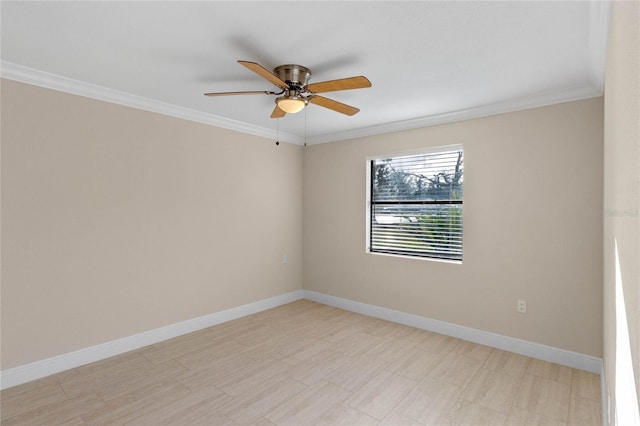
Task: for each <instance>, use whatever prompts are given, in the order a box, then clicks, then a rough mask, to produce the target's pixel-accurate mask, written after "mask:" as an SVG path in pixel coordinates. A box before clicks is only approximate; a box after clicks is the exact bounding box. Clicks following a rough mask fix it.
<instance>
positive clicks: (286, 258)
mask: <svg viewBox="0 0 640 426" xmlns="http://www.w3.org/2000/svg"><path fill="white" fill-rule="evenodd" d="M288 261H289V257H287V255H286V254H283V255H282V263H287V262H288Z"/></svg>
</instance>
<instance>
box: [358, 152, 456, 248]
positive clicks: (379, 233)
mask: <svg viewBox="0 0 640 426" xmlns="http://www.w3.org/2000/svg"><path fill="white" fill-rule="evenodd" d="M463 157H464V154H463V150H462V149H461V148H458V149H455V150H451V151H440V152H434V153H425V154H418V155H407V156H398V157H389V158H384V159H376V160H372V161H371V188H370V199H371V205H370V214H371V215H370V217H371V219H370V230H369V231H370V232H369V235H370V242H369V248H370V251H372V252H379V253H390V254H400V255H408V256H419V257H430V258H439V259H450V260H462V240H463V238H462V206H463V197H462V195H463V191H462V188H463V181H464V175H463V161H464V158H463Z"/></svg>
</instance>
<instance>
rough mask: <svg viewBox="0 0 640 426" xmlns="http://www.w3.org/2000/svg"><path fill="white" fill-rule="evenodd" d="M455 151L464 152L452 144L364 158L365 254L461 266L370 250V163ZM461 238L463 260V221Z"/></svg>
mask: <svg viewBox="0 0 640 426" xmlns="http://www.w3.org/2000/svg"><path fill="white" fill-rule="evenodd" d="M456 150H462V151H463V152H464V146H463V145H462V144H453V145H444V146H437V147H430V148H422V149H417V150H409V151H395V152H390V153H385V154H380V155H371V156H367V157H366V158H365V160H366V167H365V173H366V179H365V182H366V187H365V193H366V203H365V218H366V220H365V222H366V230H365V252H366V253H367V254H373V255H378V256H391V257H399V258H404V259H417V260H427V261H432V262H443V263H451V264H462V260H455V259H442V258H437V257H427V256H412V255H404V254H396V253H384V252H379V251H372V250H371V197H372V194H371V188H372V187H371V184H372V182H371V177H372V176H371V162H372V161H374V160H383V159H386V158H391V157H404V156H411V155H424V154H438V153H440V152H448V151H456ZM465 162H466V158H465ZM462 228H463V229H462V238H463V243H462V247H463V259H464V220H463V223H462Z"/></svg>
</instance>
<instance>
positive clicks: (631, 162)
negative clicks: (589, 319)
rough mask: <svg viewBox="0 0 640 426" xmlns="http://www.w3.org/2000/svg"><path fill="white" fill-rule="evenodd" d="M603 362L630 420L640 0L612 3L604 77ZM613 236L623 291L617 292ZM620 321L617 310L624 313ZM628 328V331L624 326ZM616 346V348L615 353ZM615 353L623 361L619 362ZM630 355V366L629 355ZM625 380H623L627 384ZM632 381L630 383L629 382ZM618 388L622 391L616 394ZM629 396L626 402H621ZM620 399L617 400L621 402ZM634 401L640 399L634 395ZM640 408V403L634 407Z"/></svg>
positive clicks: (637, 336)
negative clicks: (619, 380) (620, 378)
mask: <svg viewBox="0 0 640 426" xmlns="http://www.w3.org/2000/svg"><path fill="white" fill-rule="evenodd" d="M604 122H605V138H604V140H605V164H604V171H605V175H604V176H605V179H604V194H605V197H604V208H605V218H604V364H605V377H606V386H607V392H608V393H609V394H610V397H611V407H610V421H611V424H616V420H615V416H616V411H620V410H622V411H620V412H619V415H620V418H618V422H617V424H631V417H629V416H630V413H629V411H628V409H629V407H630V405H629V400H628V398H627V397H628V396H629V395H631V394H632V389H631V387H632V386H633V383H629V382H627V381H626V380H623V381H621V383H617V382H616V376H619V375H622V377H623V378H629V376H630V375H632V374H633V375H634V377H635V387H636V389H637V390H638V391H640V266H639V263H640V260H639V259H640V2H638V1H632V2H620V1H615V2H613V3H612V9H611V23H610V32H609V47H608V53H607V71H606V81H605V120H604ZM615 241H617V245H618V253H619V267H620V275H621V278H622V285H621V288H622V292H619V291H616V278H615V277H616V272H615V271H616V263H617V262H616V259H615V246H614V244H615ZM624 314H626V321H625V319H624V318H621V319H622V321H621V322H626V324H624V323H618V322H617V321H616V315H620V316H624ZM625 328H626V329H628V331H626V330H625ZM617 351H618V352H617ZM616 358H618V359H620V360H621V363H620V364H617V362H616ZM629 359H630V360H631V361H632V365H628V364H629V363H628V362H627V361H626V360H629ZM623 382H624V383H623ZM630 386H631V387H630ZM616 389H619V390H620V391H621V392H622V394H620V395H616ZM622 399H625V401H624V402H621V401H622ZM617 402H619V403H618V404H617ZM635 402H636V404H638V403H640V401H638V400H636V401H635ZM635 409H636V412H637V405H636V407H635Z"/></svg>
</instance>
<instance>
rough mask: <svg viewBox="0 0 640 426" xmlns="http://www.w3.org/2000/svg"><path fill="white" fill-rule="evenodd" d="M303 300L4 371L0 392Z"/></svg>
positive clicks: (246, 309) (250, 308)
mask: <svg viewBox="0 0 640 426" xmlns="http://www.w3.org/2000/svg"><path fill="white" fill-rule="evenodd" d="M303 296H304V292H303V290H296V291H293V292H291V293H285V294H281V295H279V296H275V297H270V298H268V299H264V300H259V301H257V302H253V303H249V304H247V305H242V306H238V307H236V308H231V309H227V310H225V311H220V312H215V313H213V314H209V315H205V316H202V317H198V318H193V319H190V320H186V321H182V322H179V323H175V324H171V325H168V326H165V327H160V328H156V329H155V330H149V331H145V332H143V333H139V334H135V335H133V336H128V337H123V338H121V339H117V340H112V341H110V342H106V343H101V344H99V345H95V346H91V347H88V348H84V349H80V350H77V351H74V352H69V353H66V354H62V355H58V356H54V357H51V358H47V359H43V360H41V361H36V362H32V363H30V364H25V365H21V366H19V367H15V368H10V369H7V370H3V371H1V372H0V390H2V389H7V388H10V387H13V386H17V385H20V384H22V383H26V382H30V381H32V380H36V379H40V378H42V377H46V376H50V375H52V374H55V373H59V372H61V371H65V370H69V369H71V368H75V367H79V366H81V365H85V364H89V363H91V362H95V361H100V360H102V359H106V358H109V357H112V356H115V355H120V354H122V353H125V352H129V351H132V350H134V349H138V348H141V347H144V346H148V345H152V344H154V343H158V342H161V341H164V340H167V339H172V338H174V337H178V336H182V335H183V334H187V333H192V332H194V331H198V330H202V329H203V328H207V327H211V326H214V325H217V324H221V323H223V322H227V321H231V320H234V319H237V318H241V317H244V316H247V315H251V314H255V313H258V312H261V311H264V310H267V309H271V308H275V307H276V306H280V305H284V304H285V303H290V302H293V301H296V300H299V299H302V298H303Z"/></svg>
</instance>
